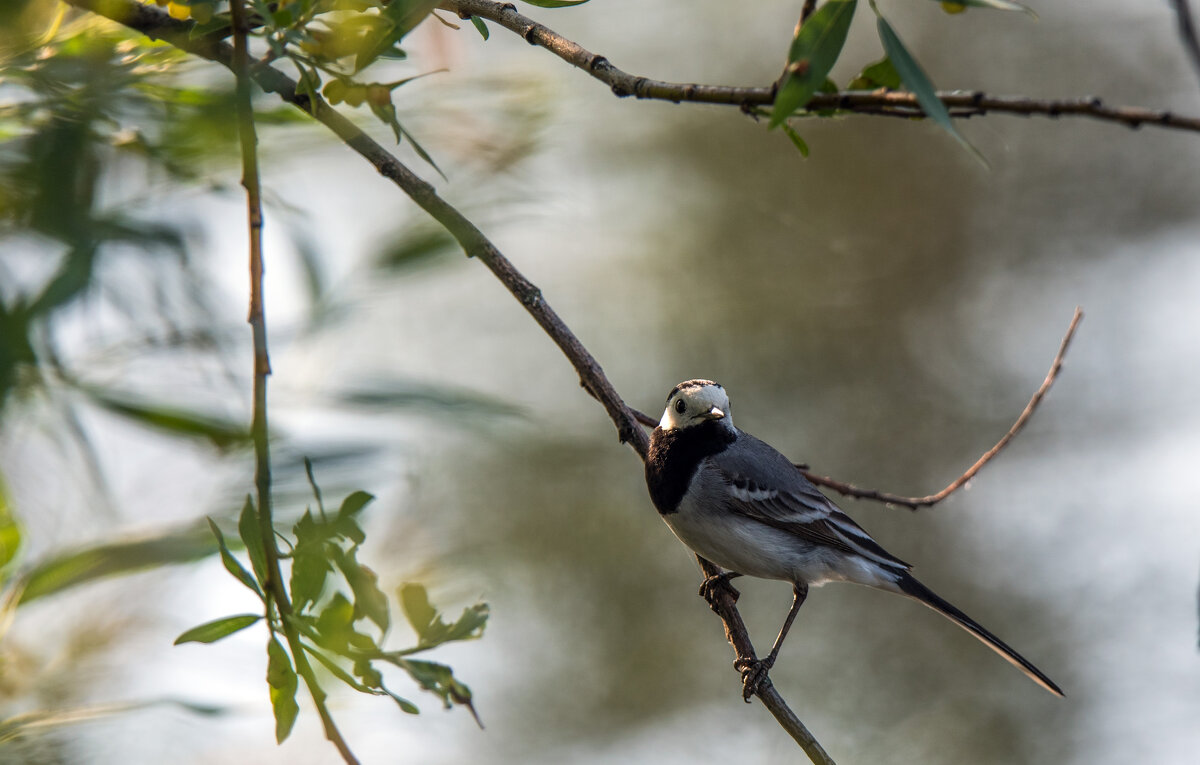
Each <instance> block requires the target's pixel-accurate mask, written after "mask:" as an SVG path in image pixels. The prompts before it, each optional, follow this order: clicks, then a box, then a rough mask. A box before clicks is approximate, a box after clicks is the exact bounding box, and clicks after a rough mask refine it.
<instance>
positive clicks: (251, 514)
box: [238, 494, 267, 582]
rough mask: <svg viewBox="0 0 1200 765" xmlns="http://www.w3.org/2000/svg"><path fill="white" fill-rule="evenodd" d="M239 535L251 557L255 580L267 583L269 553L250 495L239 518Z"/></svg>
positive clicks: (247, 553)
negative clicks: (264, 543)
mask: <svg viewBox="0 0 1200 765" xmlns="http://www.w3.org/2000/svg"><path fill="white" fill-rule="evenodd" d="M238 535H239V536H240V537H241V538H242V544H244V545H246V555H248V556H249V557H250V565H251V566H252V567H253V568H254V576H255V578H256V579H258V581H260V582H265V581H267V551H266V548H265V547H264V546H263V538H262V532H261V530H260V527H259V525H258V513H256V512H255V511H254V500H253V499H251V497H250V495H249V494H247V495H246V502H245V504H243V505H242V514H241V516H239V517H238Z"/></svg>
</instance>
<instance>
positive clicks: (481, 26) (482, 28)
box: [471, 16, 491, 40]
mask: <svg viewBox="0 0 1200 765" xmlns="http://www.w3.org/2000/svg"><path fill="white" fill-rule="evenodd" d="M471 23H472V24H474V25H475V28H476V29H478V30H479V34H481V35H483V39H485V40H486V39H488V37H490V36H491V33H490V32H488V28H487V24H485V23H484V22H483V19H481V18H479V17H478V16H472V17H471Z"/></svg>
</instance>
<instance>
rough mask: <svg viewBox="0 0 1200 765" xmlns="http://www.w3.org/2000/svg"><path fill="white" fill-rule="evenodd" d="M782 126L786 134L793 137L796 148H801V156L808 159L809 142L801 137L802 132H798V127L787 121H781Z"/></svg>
mask: <svg viewBox="0 0 1200 765" xmlns="http://www.w3.org/2000/svg"><path fill="white" fill-rule="evenodd" d="M780 127H782V128H783V132H784V134H786V135H787V137H788V138H790V139H792V143H793V144H795V146H796V148H797V149H799V150H800V156H802V157H804V158H805V159H808V144H807V143H805V142H804V139H803V138H801V137H800V134H799V133H797V132H796V129H795V128H793V127H792V126H791V125H789V124H787V123H786V122H783V123H780Z"/></svg>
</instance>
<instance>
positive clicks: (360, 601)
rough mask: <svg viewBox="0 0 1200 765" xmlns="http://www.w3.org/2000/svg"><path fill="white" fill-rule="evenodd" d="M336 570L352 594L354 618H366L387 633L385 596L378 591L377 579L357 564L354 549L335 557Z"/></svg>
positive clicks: (368, 570)
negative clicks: (339, 572)
mask: <svg viewBox="0 0 1200 765" xmlns="http://www.w3.org/2000/svg"><path fill="white" fill-rule="evenodd" d="M337 565H338V568H339V569H341V570H342V575H343V576H345V577H346V582H347V583H348V584H349V585H350V590H351V591H352V592H353V593H354V616H355V618H363V617H366V618H368V619H370V620H371V621H373V622H375V624H376V625H378V626H379V629H381V630H383V631H384V632H387V629H388V627H389V626H390V625H391V616H390V614H389V613H388V602H387V596H386V595H384V594H383V591H382V590H380V589H379V577H378V576H377V575H376V574H375V572H374V571H372V570H371V569H370V568H368V567H367V566H364V565H362V564H361V563H359V562H358V557H357V552H356V549H351V550H348V551H345V552H343V553H342V554H341V555H338V556H337Z"/></svg>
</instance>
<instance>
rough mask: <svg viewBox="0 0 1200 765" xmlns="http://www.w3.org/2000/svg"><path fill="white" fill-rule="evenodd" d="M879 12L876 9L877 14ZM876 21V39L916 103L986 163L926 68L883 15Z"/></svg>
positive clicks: (973, 154) (965, 147)
mask: <svg viewBox="0 0 1200 765" xmlns="http://www.w3.org/2000/svg"><path fill="white" fill-rule="evenodd" d="M878 13H879V12H878V11H876V14H877V15H878ZM877 21H878V28H879V39H880V41H881V42H882V43H883V49H884V51H886V52H887V55H888V58H889V59H890V60H891V62H892V66H894V67H895V68H896V72H897V73H898V74H899V75H900V79H901V80H903V81H904V85H905V87H907V88H908V89H909V90H911V91H912V93H913V95H914V96H916V98H917V103H919V104H920V105H921V108H922V109H923V110H924V111H925V114H926V116H928V117H929V118H930V119H931V120H933V121H934V122H935V123H937V124H938V126H939V127H941V128H942V129H943V130H945V131H946V132H947V133H949V134H950V135H952V136H954V140H956V141H958V142H959V144H960V145H961V146H962V147H963V148H964V149H966V150H967V151H969V152H970V153H971V155H972V156H974V157H975V158H976V159H978V160H979V161H980V162H982V163H983V165H984V166H985V167H986V166H987V160H985V159H984V158H983V155H982V154H980V153H979V151H978V150H977V149H976V148H975V147H974V146H972V145H971V144H970V143H969V142H968V141H967V139H966V138H964V137H963V135H962V133H960V132H958V129H957V128H956V127H954V120H952V119H951V118H950V112H949V110H947V109H946V105H945V104H944V103H942V99H940V98H938V95H937V89H936V88H934V86H933V83H932V82H931V81H930V80H929V76H928V75H927V74H925V70H924V69H922V68H921V65H920V64H918V63H917V60H916V59H914V58H913V57H912V54H911V53H909V52H908V48H906V47H904V43H902V42H901V41H900V37H899V36H898V35H897V34H896V32H895V30H893V29H892V25H891V24H889V23H888V22H887V19H885V18H884V17H883V16H882V15H879V18H878V20H877Z"/></svg>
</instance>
